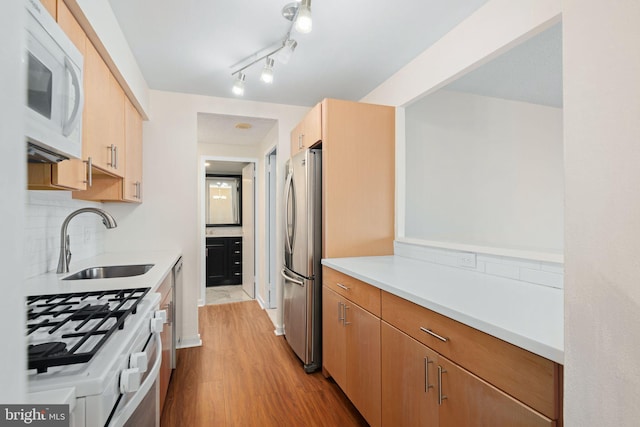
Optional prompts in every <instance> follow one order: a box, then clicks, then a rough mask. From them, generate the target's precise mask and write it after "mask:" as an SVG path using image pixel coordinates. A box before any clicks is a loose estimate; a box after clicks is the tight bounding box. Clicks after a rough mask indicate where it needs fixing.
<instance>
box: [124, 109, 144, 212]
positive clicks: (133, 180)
mask: <svg viewBox="0 0 640 427" xmlns="http://www.w3.org/2000/svg"><path fill="white" fill-rule="evenodd" d="M124 127H125V141H124V145H125V152H126V156H125V157H126V164H125V175H124V184H123V185H124V188H123V191H122V195H123V197H124V199H125V200H127V201H129V202H138V203H140V202H142V117H141V116H140V114H139V113H138V110H136V109H135V107H134V106H133V104H132V103H131V101H129V98H127V97H125V100H124Z"/></svg>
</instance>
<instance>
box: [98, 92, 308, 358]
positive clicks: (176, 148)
mask: <svg viewBox="0 0 640 427" xmlns="http://www.w3.org/2000/svg"><path fill="white" fill-rule="evenodd" d="M150 95H151V96H150V111H151V117H152V119H151V120H150V121H148V122H145V123H144V125H143V126H144V127H143V144H144V145H143V197H144V201H143V203H142V204H141V205H137V206H136V205H124V204H123V205H115V206H114V207H113V208H111V210H112V213H113V214H114V215H117V218H118V220H119V225H118V228H117V229H115V230H109V232H108V233H106V250H107V251H111V250H124V249H128V248H130V249H143V250H151V249H154V248H156V249H162V248H167V249H169V248H177V249H180V250H181V251H182V253H183V256H184V287H183V289H182V302H183V306H182V307H181V309H182V317H181V319H180V320H181V328H180V331H179V332H178V334H179V335H180V336H181V338H182V342H183V345H185V342H186V344H189V343H194V344H195V343H197V342H198V341H199V336H198V313H197V302H198V298H199V295H200V269H199V261H198V260H199V258H200V256H201V254H202V251H201V250H200V239H201V236H202V229H201V224H200V222H199V221H198V200H199V198H200V193H199V192H198V186H199V184H198V183H199V180H200V179H201V175H200V171H199V168H198V161H199V159H198V139H197V113H200V112H204V113H213V114H228V115H241V116H250V117H258V118H270V119H275V120H277V121H278V151H279V152H281V153H289V150H290V143H289V134H290V131H291V129H292V128H293V127H294V126H295V124H297V123H298V121H299V120H300V119H301V118H302V117H303V116H304V114H305V113H306V112H307V111H308V108H306V107H295V106H288V105H281V104H268V103H260V102H249V101H242V100H236V99H228V98H214V97H207V96H198V95H189V94H180V93H171V92H160V91H151V93H150ZM221 155H224V153H221ZM285 161H286V158H285V157H284V156H281V157H280V158H279V160H278V171H279V172H280V173H281V176H282V174H283V173H284V163H285ZM281 187H282V184H279V190H278V191H279V192H281V191H282V188H281ZM278 203H279V205H281V204H282V201H281V200H279V201H278ZM280 210H281V209H280ZM280 223H281V221H278V224H280ZM280 234H281V233H279V235H280ZM281 249H282V242H281V241H280V242H279V246H278V252H281ZM278 256H280V254H278ZM281 262H282V260H281V259H280V260H279V261H278V263H281Z"/></svg>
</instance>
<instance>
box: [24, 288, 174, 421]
mask: <svg viewBox="0 0 640 427" xmlns="http://www.w3.org/2000/svg"><path fill="white" fill-rule="evenodd" d="M149 290H150V289H149V288H138V289H122V290H112V291H99V292H98V291H97V292H78V293H70V294H58V295H45V296H31V297H28V298H27V302H26V305H27V342H28V360H29V361H28V368H29V372H28V388H29V392H30V393H34V394H43V392H49V395H50V394H51V392H54V393H55V392H56V391H60V393H63V391H64V390H69V389H72V390H75V396H76V401H75V408H74V409H73V411H72V414H71V420H72V425H74V426H77V427H94V426H95V427H98V426H99V427H102V426H107V425H108V426H121V425H135V426H157V425H158V424H159V416H158V415H159V414H158V403H159V402H158V390H157V389H158V387H157V378H158V371H159V368H160V361H161V354H162V351H161V344H160V337H159V333H160V332H161V331H162V328H163V325H164V323H166V313H165V312H164V311H162V310H158V309H157V308H158V304H159V302H160V295H158V294H156V293H151V292H149ZM43 403H44V402H43ZM141 417H142V418H141Z"/></svg>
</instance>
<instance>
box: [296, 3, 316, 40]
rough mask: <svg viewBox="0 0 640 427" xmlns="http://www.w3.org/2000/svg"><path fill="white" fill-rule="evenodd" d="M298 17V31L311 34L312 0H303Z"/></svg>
mask: <svg viewBox="0 0 640 427" xmlns="http://www.w3.org/2000/svg"><path fill="white" fill-rule="evenodd" d="M297 15H298V16H297V17H296V25H295V28H296V31H297V32H299V33H302V34H307V33H310V32H311V28H312V21H311V0H302V2H301V3H300V6H298V14H297Z"/></svg>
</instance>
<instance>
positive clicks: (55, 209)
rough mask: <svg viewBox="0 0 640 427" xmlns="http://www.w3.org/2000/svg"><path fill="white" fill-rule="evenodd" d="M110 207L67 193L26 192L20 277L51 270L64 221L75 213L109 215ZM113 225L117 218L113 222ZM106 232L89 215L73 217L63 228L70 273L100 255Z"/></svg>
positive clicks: (96, 217) (54, 262)
mask: <svg viewBox="0 0 640 427" xmlns="http://www.w3.org/2000/svg"><path fill="white" fill-rule="evenodd" d="M109 206H110V205H108V204H106V205H104V206H103V204H102V203H93V202H87V201H84V200H74V199H72V198H71V192H70V191H27V195H26V204H25V207H26V212H25V218H26V223H25V228H24V242H25V247H24V256H25V259H28V260H29V262H28V263H27V264H26V265H25V272H24V277H25V278H28V277H33V276H37V275H40V274H44V273H46V272H48V271H52V270H55V269H56V268H57V266H58V257H59V255H60V229H61V227H62V223H63V222H64V219H65V218H66V217H67V215H69V214H70V213H71V212H73V211H75V210H76V209H80V208H85V207H96V208H101V209H104V210H106V211H107V212H110V211H111V209H110V207H109ZM115 220H116V223H117V222H118V218H115ZM106 232H107V229H106V228H105V226H104V225H103V224H102V218H100V217H99V216H97V215H94V214H90V213H83V214H80V215H78V216H76V217H74V218H73V219H72V220H71V222H69V226H68V228H67V233H68V235H69V241H70V249H71V253H72V256H71V263H70V270H72V269H73V265H74V263H76V262H78V261H79V260H82V259H86V258H91V257H92V256H95V255H97V254H99V253H102V252H103V251H104V236H105V233H106Z"/></svg>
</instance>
